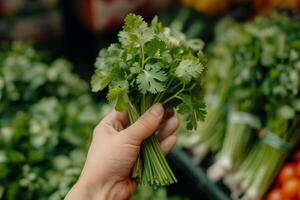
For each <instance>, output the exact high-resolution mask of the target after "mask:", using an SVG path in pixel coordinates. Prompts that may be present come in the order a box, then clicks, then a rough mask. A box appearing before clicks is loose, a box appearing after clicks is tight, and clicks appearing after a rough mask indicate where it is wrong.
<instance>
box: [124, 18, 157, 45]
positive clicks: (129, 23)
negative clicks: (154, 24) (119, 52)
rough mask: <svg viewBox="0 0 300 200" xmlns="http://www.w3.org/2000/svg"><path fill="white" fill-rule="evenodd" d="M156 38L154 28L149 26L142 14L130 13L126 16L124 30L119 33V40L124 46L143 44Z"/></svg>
mask: <svg viewBox="0 0 300 200" xmlns="http://www.w3.org/2000/svg"><path fill="white" fill-rule="evenodd" d="M153 38H154V31H153V29H151V28H149V27H148V25H147V23H146V22H144V20H143V18H142V17H141V16H138V15H135V14H129V15H127V17H126V18H125V25H124V26H123V31H121V32H120V33H119V41H120V42H121V44H122V45H124V46H136V45H139V46H140V45H143V44H145V43H146V42H148V41H150V40H151V39H153Z"/></svg>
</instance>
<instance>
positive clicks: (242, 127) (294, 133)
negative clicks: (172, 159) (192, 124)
mask: <svg viewBox="0 0 300 200" xmlns="http://www.w3.org/2000/svg"><path fill="white" fill-rule="evenodd" d="M299 42H300V24H299V22H296V21H293V20H291V19H290V18H289V17H287V16H285V15H281V14H278V13H272V14H270V15H269V16H268V17H257V18H256V19H255V20H254V21H251V22H247V23H244V24H240V23H237V22H234V21H233V20H230V19H224V20H222V21H220V22H219V23H218V24H217V26H216V36H215V39H214V41H213V43H212V44H210V45H209V48H208V60H209V64H208V73H207V76H206V78H207V79H206V80H205V83H206V85H205V92H206V96H205V99H206V100H207V102H209V103H208V115H207V118H206V120H205V122H202V123H200V125H199V126H198V129H197V133H196V134H198V135H196V136H195V134H193V135H192V136H191V137H189V138H185V142H182V144H183V145H185V146H187V147H188V148H190V149H191V151H192V152H193V155H194V157H195V160H196V161H198V162H199V161H202V160H203V159H204V158H206V156H207V155H208V153H210V152H212V153H213V154H215V156H214V157H215V158H214V161H213V163H212V165H211V166H210V167H209V168H208V169H207V175H208V177H209V178H210V179H211V180H212V181H219V180H220V179H222V178H223V182H224V183H225V185H227V186H228V187H229V188H230V190H231V194H232V197H233V198H242V199H260V198H262V197H263V195H264V194H265V193H266V192H267V190H268V188H269V187H270V186H271V184H272V183H273V181H274V178H275V176H276V174H277V172H278V169H279V168H280V166H281V165H282V163H283V162H284V160H285V159H286V157H287V156H288V155H289V152H290V151H291V150H292V149H293V148H294V147H295V146H296V145H297V144H298V143H299V141H300V134H299V132H300V121H299V111H300V109H299V105H300V104H299V102H300V94H299V90H300V81H299V80H300V68H299V66H300V65H299V64H300V54H299V52H300V51H299V50H300V45H299V44H300V43H299Z"/></svg>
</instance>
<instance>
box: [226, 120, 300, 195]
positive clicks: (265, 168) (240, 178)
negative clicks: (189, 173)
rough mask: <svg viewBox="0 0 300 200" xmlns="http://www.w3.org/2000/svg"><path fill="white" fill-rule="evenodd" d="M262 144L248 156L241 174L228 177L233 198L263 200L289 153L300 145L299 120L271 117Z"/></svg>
mask: <svg viewBox="0 0 300 200" xmlns="http://www.w3.org/2000/svg"><path fill="white" fill-rule="evenodd" d="M261 132H262V134H261V141H260V142H258V143H257V144H256V145H255V147H254V148H253V149H252V151H251V152H250V154H249V155H248V156H247V157H246V159H245V160H244V162H243V163H242V165H241V167H240V168H239V170H238V172H236V173H233V174H230V175H228V176H227V177H226V178H225V183H226V184H227V185H228V186H229V187H230V188H231V190H232V196H233V197H234V198H240V196H241V195H243V196H242V197H241V198H242V199H245V200H255V199H261V198H262V197H263V195H264V194H265V193H266V191H267V190H268V189H269V187H270V186H271V184H272V183H273V181H274V179H275V177H276V175H277V173H278V171H279V169H280V167H281V165H282V164H283V162H284V161H285V159H286V158H287V156H288V155H289V153H290V150H291V149H292V148H293V147H295V145H297V143H299V142H300V118H299V116H298V117H295V118H294V119H293V120H291V121H288V120H286V119H282V118H278V117H277V118H276V117H275V118H271V119H269V120H268V123H267V126H266V128H265V129H262V131H261Z"/></svg>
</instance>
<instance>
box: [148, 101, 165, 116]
mask: <svg viewBox="0 0 300 200" xmlns="http://www.w3.org/2000/svg"><path fill="white" fill-rule="evenodd" d="M162 111H163V107H162V105H161V104H159V103H157V104H155V105H153V106H152V107H151V108H150V111H149V112H150V114H152V115H153V116H155V117H158V116H160V114H161V113H162Z"/></svg>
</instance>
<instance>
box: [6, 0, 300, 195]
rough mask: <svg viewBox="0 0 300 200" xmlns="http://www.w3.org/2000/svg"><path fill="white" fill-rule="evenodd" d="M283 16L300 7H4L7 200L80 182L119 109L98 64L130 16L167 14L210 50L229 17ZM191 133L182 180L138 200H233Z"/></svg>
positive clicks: (119, 2)
mask: <svg viewBox="0 0 300 200" xmlns="http://www.w3.org/2000/svg"><path fill="white" fill-rule="evenodd" d="M274 11H277V12H279V13H283V14H284V15H287V16H288V17H290V18H291V20H293V21H294V22H295V23H298V24H299V23H300V22H299V20H300V14H299V11H300V0H177V1H174V0H85V1H83V0H64V1H62V0H0V48H1V51H0V199H5V200H6V199H8V200H14V199H50V200H56V199H57V200H58V199H62V198H63V197H64V196H65V194H66V193H67V192H68V190H69V189H70V187H71V186H72V184H73V183H74V181H76V179H77V177H78V175H79V174H80V170H81V167H82V164H83V162H84V159H85V154H86V150H87V147H88V144H89V142H90V136H91V133H92V130H93V127H94V126H95V125H96V124H97V122H99V121H100V119H101V118H102V117H103V116H104V115H105V114H106V113H108V112H109V111H110V110H111V109H112V107H111V106H110V105H107V104H106V103H105V102H106V100H105V97H104V95H103V94H104V93H103V94H101V93H100V94H94V93H91V92H90V86H89V82H90V78H91V75H92V73H93V71H94V62H95V59H96V57H97V54H98V52H99V50H100V49H101V48H103V47H107V46H108V45H109V44H110V43H112V42H116V41H117V39H118V38H117V33H118V32H119V31H120V29H121V28H122V23H123V19H124V17H125V16H126V15H127V14H128V13H130V12H134V13H137V14H140V15H142V16H143V17H144V18H145V19H146V20H151V19H152V18H153V17H154V16H155V15H157V16H158V17H159V19H160V20H161V21H162V22H163V23H164V24H165V25H167V26H170V27H171V28H173V29H176V30H179V31H182V32H183V33H184V34H185V35H186V37H187V38H201V39H202V40H204V42H205V44H206V45H205V49H207V47H208V46H209V44H210V43H214V42H215V40H216V37H215V36H216V35H218V34H219V35H222V34H221V33H220V32H219V33H218V30H220V29H216V27H217V26H218V24H220V21H222V20H224V19H225V18H232V19H233V20H235V21H236V23H239V24H244V23H248V22H251V21H253V20H255V19H256V18H257V17H258V16H268V15H269V13H270V12H274ZM219 26H220V25H219ZM232 26H234V25H232ZM227 28H229V29H230V28H231V27H230V26H229V27H227ZM297 30H298V31H299V32H298V33H297V34H298V35H297V34H295V35H296V36H295V37H297V39H298V41H300V40H299V38H300V35H299V34H300V29H297ZM298 50H299V49H298ZM298 54H299V51H298V52H297V55H298ZM297 76H298V77H299V76H300V75H299V72H298V74H297ZM208 90H209V89H208ZM297 112H298V111H297ZM188 134H189V138H186V137H182V138H180V141H179V146H181V147H180V148H177V149H175V150H174V151H173V153H172V154H171V155H170V156H169V157H168V160H169V162H170V164H171V167H172V168H173V169H174V170H175V174H176V176H177V177H178V180H179V182H178V183H177V184H175V185H172V186H170V187H168V188H159V189H151V188H148V187H142V188H139V189H138V190H137V192H136V194H135V196H134V197H133V199H143V200H144V199H146V200H148V199H149V200H150V199H159V200H165V199H212V200H218V199H232V198H233V197H232V195H231V193H232V191H231V190H230V189H229V187H228V186H226V185H224V184H223V183H222V182H217V183H215V182H212V181H211V180H209V179H208V178H207V176H206V169H207V168H208V166H209V165H210V164H211V162H212V159H213V157H214V154H212V155H210V154H209V155H208V156H207V157H206V158H205V159H204V160H203V162H201V163H200V164H199V162H195V160H197V159H195V157H197V155H194V153H193V151H192V150H191V146H193V147H194V146H195V144H194V143H193V145H190V143H191V142H190V141H192V140H193V139H191V138H193V135H192V134H191V133H188ZM219 142H220V143H221V142H222V139H219ZM297 144H298V143H297ZM297 144H295V145H294V146H295V147H297ZM189 145H190V146H189ZM294 152H296V151H292V152H291V153H290V154H289V155H287V156H286V157H287V158H288V159H290V160H288V162H291V158H290V157H292V155H294V154H295V153H294ZM298 154H299V153H298ZM298 157H299V156H298ZM297 159H299V158H297ZM297 161H298V160H297ZM295 162H296V161H295ZM281 165H282V164H278V166H277V168H280V167H281ZM298 168H299V167H298ZM299 170H300V169H299ZM276 174H277V173H276ZM276 174H275V177H276ZM275 177H274V179H275ZM271 181H272V182H273V181H274V180H271ZM270 185H273V184H270ZM271 187H275V186H271ZM297 187H298V189H299V191H300V183H299V186H296V188H297ZM269 188H270V187H269ZM276 188H277V186H276ZM270 190H271V189H268V192H266V193H265V194H264V195H267V194H268V193H269V192H270ZM265 198H267V197H266V196H265ZM274 199H275V198H274ZM278 199H281V197H280V196H279V198H278ZM290 199H293V200H296V199H300V194H299V196H298V197H296V196H295V197H293V198H290Z"/></svg>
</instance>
